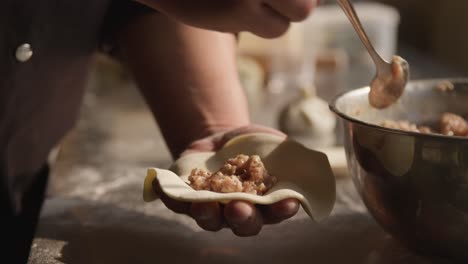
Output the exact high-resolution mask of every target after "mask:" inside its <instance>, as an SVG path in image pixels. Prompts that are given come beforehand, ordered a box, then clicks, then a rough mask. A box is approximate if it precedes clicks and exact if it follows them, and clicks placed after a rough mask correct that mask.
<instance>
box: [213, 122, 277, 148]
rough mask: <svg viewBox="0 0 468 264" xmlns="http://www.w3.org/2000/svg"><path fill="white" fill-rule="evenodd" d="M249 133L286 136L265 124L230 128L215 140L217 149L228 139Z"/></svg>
mask: <svg viewBox="0 0 468 264" xmlns="http://www.w3.org/2000/svg"><path fill="white" fill-rule="evenodd" d="M249 133H267V134H272V135H277V136H279V137H286V134H284V133H283V132H281V131H279V130H276V129H273V128H271V127H266V126H261V125H249V126H245V127H240V128H238V129H235V130H232V131H230V132H228V133H226V134H224V136H223V137H222V138H221V139H220V140H218V142H216V147H217V148H218V149H219V148H221V147H222V146H223V145H224V144H226V143H227V142H228V141H229V140H231V139H233V138H235V137H237V136H240V135H244V134H249Z"/></svg>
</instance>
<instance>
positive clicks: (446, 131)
mask: <svg viewBox="0 0 468 264" xmlns="http://www.w3.org/2000/svg"><path fill="white" fill-rule="evenodd" d="M381 125H382V126H383V127H386V128H392V129H399V130H403V131H411V132H419V133H424V134H442V135H446V136H459V137H468V122H467V121H466V119H464V118H463V117H461V116H459V115H456V114H452V113H444V114H442V116H441V117H440V119H439V121H438V129H432V128H430V127H429V126H418V125H416V124H414V123H411V122H409V121H393V120H385V121H384V122H382V124H381Z"/></svg>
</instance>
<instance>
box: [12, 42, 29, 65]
mask: <svg viewBox="0 0 468 264" xmlns="http://www.w3.org/2000/svg"><path fill="white" fill-rule="evenodd" d="M32 55H33V50H32V48H31V45H29V44H28V43H25V44H21V45H20V46H19V47H18V48H17V49H16V59H17V60H18V61H19V62H26V61H28V60H29V59H31V57H32Z"/></svg>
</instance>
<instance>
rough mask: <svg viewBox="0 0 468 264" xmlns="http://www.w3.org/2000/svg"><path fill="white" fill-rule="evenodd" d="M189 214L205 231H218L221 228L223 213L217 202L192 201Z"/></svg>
mask: <svg viewBox="0 0 468 264" xmlns="http://www.w3.org/2000/svg"><path fill="white" fill-rule="evenodd" d="M190 215H191V216H192V217H193V219H195V221H196V222H197V224H198V225H199V226H200V227H201V228H203V229H205V230H207V231H219V230H221V228H223V214H222V208H221V206H220V205H219V203H216V202H212V203H193V204H192V206H191V207H190Z"/></svg>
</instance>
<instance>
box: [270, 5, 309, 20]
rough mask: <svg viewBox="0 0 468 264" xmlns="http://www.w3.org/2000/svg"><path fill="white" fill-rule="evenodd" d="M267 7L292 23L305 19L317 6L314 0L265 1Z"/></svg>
mask: <svg viewBox="0 0 468 264" xmlns="http://www.w3.org/2000/svg"><path fill="white" fill-rule="evenodd" d="M265 3H267V4H268V5H269V6H271V7H272V8H273V9H274V10H276V11H277V12H278V13H280V14H281V15H283V16H285V17H287V18H288V19H289V20H290V21H292V22H299V21H302V20H304V19H306V18H307V17H308V16H309V15H310V13H311V12H312V9H313V8H314V7H315V5H316V4H317V1H316V0H265Z"/></svg>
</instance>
